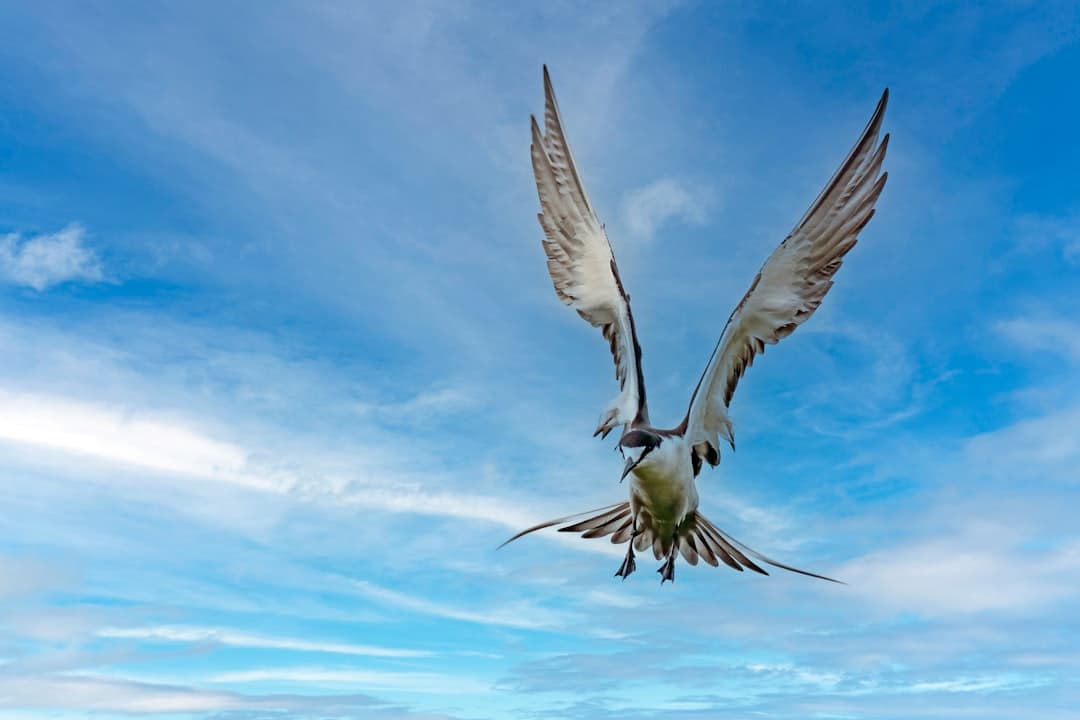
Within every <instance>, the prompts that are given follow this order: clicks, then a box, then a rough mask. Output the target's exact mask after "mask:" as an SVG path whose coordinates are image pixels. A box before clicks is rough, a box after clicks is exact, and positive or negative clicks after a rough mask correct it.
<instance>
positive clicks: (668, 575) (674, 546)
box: [656, 536, 679, 585]
mask: <svg viewBox="0 0 1080 720" xmlns="http://www.w3.org/2000/svg"><path fill="white" fill-rule="evenodd" d="M678 554H679V538H678V536H675V537H674V538H673V539H672V542H671V550H670V551H668V556H667V560H665V561H664V564H663V565H661V566H660V567H659V568H657V569H656V572H658V573H660V584H661V585H663V584H664V582H666V581H667V580H670V581H671V582H675V557H676V556H677V555H678Z"/></svg>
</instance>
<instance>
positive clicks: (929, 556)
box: [837, 526, 1080, 617]
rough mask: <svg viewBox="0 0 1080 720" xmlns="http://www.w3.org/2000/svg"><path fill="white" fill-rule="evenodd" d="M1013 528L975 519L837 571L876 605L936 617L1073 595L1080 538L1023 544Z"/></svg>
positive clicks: (1015, 608)
mask: <svg viewBox="0 0 1080 720" xmlns="http://www.w3.org/2000/svg"><path fill="white" fill-rule="evenodd" d="M1012 535H1013V533H1011V532H1010V531H1009V530H1008V529H1007V528H1003V527H991V526H984V527H975V528H971V529H970V530H969V531H968V532H967V533H963V534H949V535H948V536H945V537H940V538H935V539H930V540H921V541H916V542H907V543H904V544H903V545H900V546H897V547H886V548H883V549H881V550H877V551H875V552H873V553H870V554H868V555H865V556H863V557H860V558H859V559H857V560H854V561H852V562H850V563H848V564H847V565H845V566H843V567H842V568H841V569H840V570H838V571H837V572H838V573H839V574H840V576H841V577H843V578H844V579H845V580H846V581H847V582H848V584H849V589H850V591H851V592H852V593H854V594H856V595H860V596H862V597H864V598H866V599H868V600H870V601H872V602H873V603H874V604H876V605H878V606H880V607H884V608H887V609H889V610H891V611H896V612H909V613H919V614H925V615H928V616H935V617H936V616H958V615H959V616H962V615H970V614H977V613H983V612H1027V611H1030V610H1033V609H1036V608H1040V607H1045V606H1047V605H1050V604H1051V603H1055V602H1059V601H1065V600H1067V599H1070V598H1075V597H1076V596H1077V591H1076V587H1077V579H1078V578H1080V543H1076V542H1073V543H1071V544H1067V545H1063V546H1061V547H1057V548H1050V549H1045V548H1040V549H1024V548H1023V547H1022V546H1021V545H1020V544H1019V543H1018V542H1017V540H1016V538H1014V537H1011V536H1012Z"/></svg>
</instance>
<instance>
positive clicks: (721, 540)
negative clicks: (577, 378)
mask: <svg viewBox="0 0 1080 720" xmlns="http://www.w3.org/2000/svg"><path fill="white" fill-rule="evenodd" d="M544 98H545V103H544V129H543V131H541V129H540V126H539V125H538V124H537V122H536V118H535V117H533V118H532V148H531V149H532V165H533V173H534V175H535V177H536V190H537V193H538V194H539V196H540V210H541V212H540V214H539V215H538V217H539V219H540V226H541V227H542V228H543V230H544V236H545V238H544V241H543V246H544V250H545V252H546V253H547V266H548V271H549V272H550V273H551V279H552V281H553V282H554V285H555V293H556V294H557V295H558V297H559V299H560V300H562V301H563V302H564V303H566V304H567V305H569V306H570V307H572V308H574V309H575V310H577V312H578V314H579V315H581V317H583V318H585V319H586V320H588V321H589V323H591V324H592V325H593V326H595V327H599V328H600V329H601V331H602V332H603V335H604V339H605V340H607V341H608V344H609V345H610V347H611V355H612V357H613V359H614V361H615V377H616V379H617V380H618V381H619V388H620V392H619V395H618V396H617V397H616V398H615V400H614V401H613V402H612V404H611V406H610V407H609V408H608V409H607V410H606V411H605V412H604V413H603V415H602V416H601V417H600V422H599V425H598V426H597V428H596V432H595V433H594V435H600V436H601V437H607V435H608V433H610V432H611V431H612V430H613V429H615V428H617V427H619V426H622V436H621V437H620V438H619V444H618V449H619V451H620V452H621V453H622V455H623V457H624V458H625V460H626V464H625V466H624V467H623V471H622V476H621V477H620V482H621V481H622V480H625V479H627V478H629V482H628V483H627V486H628V491H629V498H628V500H627V501H626V502H621V503H617V504H615V505H608V506H607V507H603V508H597V509H595V510H588V511H586V512H583V513H578V514H575V515H568V516H566V517H561V518H557V519H555V520H549V521H547V522H543V523H540V524H539V525H535V526H533V527H531V528H528V529H526V530H523V531H521V532H520V533H518V534H517V535H515V536H514V537H512V538H510V539H509V540H507V541H506V543H503V545H505V544H507V543H510V542H513V541H514V540H517V539H518V538H520V537H522V536H523V535H527V534H529V533H531V532H535V531H537V530H541V529H544V528H548V527H553V526H561V527H559V530H560V531H562V532H573V533H580V534H581V536H582V537H584V538H601V537H606V536H609V535H610V536H611V542H613V543H616V544H619V543H628V547H627V549H626V557H625V558H624V559H623V561H622V564H621V565H620V566H619V569H618V571H617V572H616V573H615V576H616V577H622V578H623V579H625V578H626V577H627V576H629V575H630V574H631V573H632V572H634V570H635V568H636V563H635V560H634V552H635V551H637V552H644V551H646V550H647V549H649V548H651V549H652V552H653V555H654V556H655V558H656V559H657V560H662V561H663V562H662V564H661V566H660V568H659V569H658V570H657V572H659V573H660V584H661V585H663V584H664V582H665V581H667V580H671V581H674V579H675V559H676V558H677V557H678V556H679V555H680V554H681V555H682V556H683V558H685V560H686V561H687V562H688V563H690V564H691V565H696V564H697V563H698V560H699V559H701V560H704V561H705V562H706V563H708V564H709V565H712V566H713V567H718V566H719V564H720V563H721V562H722V563H724V564H725V565H727V566H729V567H731V568H733V569H735V570H739V571H742V570H743V568H749V569H750V570H754V571H756V572H759V573H761V574H763V575H768V573H767V572H766V571H765V570H764V568H762V567H761V565H759V564H758V563H761V564H765V565H771V566H774V567H778V568H782V569H784V570H789V571H791V572H796V573H801V574H803V575H809V576H811V577H816V578H821V579H822V580H829V581H831V582H838V581H836V580H833V579H832V578H828V577H825V576H824V575H818V574H816V573H812V572H807V571H805V570H799V569H798V568H794V567H791V566H788V565H785V564H783V563H780V562H777V561H775V560H772V559H770V558H768V557H766V556H764V555H762V554H761V553H759V552H757V551H756V550H753V549H751V548H749V547H747V546H746V545H744V544H743V543H741V542H739V541H738V540H736V539H735V538H733V537H732V536H731V535H729V534H728V533H726V532H725V531H723V530H721V529H719V528H718V527H716V526H715V525H713V524H712V523H711V522H710V521H709V520H707V519H706V518H705V516H704V515H702V514H701V512H700V511H699V510H698V491H697V487H696V484H695V479H696V478H697V476H698V474H699V473H700V472H701V469H702V467H703V466H704V464H706V463H707V464H709V465H711V466H713V467H715V466H717V465H718V464H719V463H720V441H721V439H723V440H724V441H726V442H727V443H728V444H729V445H730V446H731V448H732V449H733V450H734V448H735V436H734V429H733V425H732V421H731V418H730V416H729V415H728V408H729V407H730V405H731V398H732V396H733V395H734V394H735V388H736V387H737V386H738V383H739V380H740V379H741V378H742V376H743V374H744V373H745V372H746V369H747V368H748V367H750V365H751V364H752V363H753V362H754V357H755V356H757V355H758V354H760V353H763V352H765V346H766V345H773V344H776V343H777V342H779V341H780V340H781V339H783V338H785V337H787V336H788V335H790V334H791V333H792V332H794V331H795V329H796V328H797V327H798V326H799V325H801V324H802V323H803V322H805V321H806V320H807V318H809V317H810V316H811V315H813V314H814V311H815V310H817V308H818V305H820V304H821V301H822V299H824V297H825V293H827V292H828V291H829V288H830V287H832V284H833V276H834V275H835V274H836V271H837V270H839V269H840V265H841V263H842V262H843V259H844V256H845V255H846V254H847V253H848V251H849V250H851V248H853V247H854V246H855V243H856V241H857V240H858V238H859V232H860V231H861V230H862V229H863V228H864V227H866V224H867V223H868V222H869V221H870V218H872V217H873V216H874V203H875V202H876V201H877V199H878V196H879V195H880V194H881V191H882V188H884V187H885V181H886V180H887V178H888V173H883V172H882V171H881V167H882V163H883V161H884V160H885V151H886V148H887V147H888V145H889V136H888V135H887V134H886V135H885V137H884V138H883V139H882V140H881V142H880V143H879V142H878V134H879V132H880V130H881V123H882V119H883V117H884V114H885V105H886V103H887V102H888V99H889V91H888V89H886V90H885V92H884V93H883V94H882V96H881V100H879V101H878V104H877V108H876V109H875V110H874V114H873V115H872V116H871V118H870V122H869V123H867V125H866V129H864V130H863V132H862V135H860V136H859V139H858V141H857V142H856V143H855V146H854V147H853V148H852V149H851V152H849V153H848V155H847V157H846V158H844V161H843V163H841V164H840V168H839V169H838V170H837V171H836V173H835V174H834V175H833V176H832V178H831V179H830V180H829V182H828V183H827V184H826V185H825V189H824V190H822V191H821V194H820V195H818V197H817V199H816V200H814V202H813V203H812V204H811V205H810V208H809V209H808V210H807V211H806V213H805V214H804V215H803V216H802V219H801V220H799V222H797V223H796V224H795V228H794V229H793V230H792V231H791V232H790V233H789V234H788V236H787V237H786V238H784V241H783V242H781V243H780V245H779V246H778V247H777V248H776V249H775V250H774V251H773V252H772V254H771V255H769V257H768V259H767V260H766V261H765V264H764V265H762V267H761V270H759V271H758V274H757V276H756V277H754V280H753V282H751V283H750V289H749V290H747V291H746V294H745V295H744V296H743V298H742V300H740V301H739V304H738V305H736V306H735V310H734V311H733V312H732V313H731V316H730V317H729V318H728V321H727V323H726V324H725V325H724V329H723V331H722V332H721V333H720V339H719V341H718V342H717V344H716V347H715V348H714V349H713V353H712V355H711V356H710V358H709V362H708V365H706V367H705V372H704V373H703V374H702V376H701V379H700V380H698V384H697V387H696V388H694V393H693V395H691V397H690V407H689V409H688V410H687V412H686V416H685V417H683V419H682V422H681V423H679V424H678V425H677V426H675V427H674V428H671V429H668V430H664V429H660V428H657V427H654V426H653V425H652V424H650V422H649V409H648V405H647V404H646V402H645V377H644V375H643V373H642V369H641V346H640V345H639V344H638V338H637V331H636V330H635V328H634V316H633V314H632V313H631V312H630V296H629V295H628V294H627V292H626V289H625V287H624V286H623V282H622V279H621V278H620V277H619V268H618V266H617V265H616V264H615V256H614V254H613V253H612V249H611V244H610V242H609V241H608V238H607V233H606V231H605V229H604V225H603V224H602V223H601V222H600V220H599V219H598V218H597V216H596V212H595V211H594V209H593V205H592V203H591V202H590V201H589V196H588V195H587V194H586V192H585V186H584V184H583V183H582V179H581V174H580V173H579V172H578V169H577V166H576V165H575V163H574V156H573V155H572V154H571V152H570V146H569V144H568V143H567V140H566V133H565V131H564V130H563V122H562V117H561V116H560V114H559V106H558V103H556V102H555V92H554V90H553V89H552V86H551V77H550V76H549V75H548V71H547V67H546V66H545V67H544ZM500 547H501V546H500ZM755 561H757V562H755Z"/></svg>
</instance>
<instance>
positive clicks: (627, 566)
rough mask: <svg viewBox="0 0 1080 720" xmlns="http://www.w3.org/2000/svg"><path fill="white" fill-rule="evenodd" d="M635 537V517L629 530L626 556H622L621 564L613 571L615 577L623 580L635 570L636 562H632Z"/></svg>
mask: <svg viewBox="0 0 1080 720" xmlns="http://www.w3.org/2000/svg"><path fill="white" fill-rule="evenodd" d="M636 537H637V518H636V517H635V518H634V529H633V530H631V531H630V543H629V545H630V546H629V547H628V548H626V557H625V558H623V561H622V565H620V566H619V569H618V570H616V571H615V577H621V578H622V579H623V580H625V579H626V578H627V577H629V575H630V573H632V572H634V571H635V570H637V563H636V562H634V538H636Z"/></svg>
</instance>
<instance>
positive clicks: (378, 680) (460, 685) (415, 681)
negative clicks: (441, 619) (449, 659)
mask: <svg viewBox="0 0 1080 720" xmlns="http://www.w3.org/2000/svg"><path fill="white" fill-rule="evenodd" d="M211 681H212V682H215V683H222V684H243V683H262V682H275V683H283V682H287V683H295V684H303V685H314V686H318V687H348V688H360V689H362V690H365V691H371V690H407V691H409V692H422V693H447V694H459V693H464V694H471V693H486V692H490V691H491V684H490V683H486V682H483V681H480V680H476V679H473V678H469V677H461V676H451V675H444V674H439V673H427V672H405V671H403V672H393V671H384V670H359V669H352V668H349V669H335V668H323V667H285V668H264V669H256V670H237V671H232V672H225V673H221V674H219V675H215V676H214V677H213V678H211Z"/></svg>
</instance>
